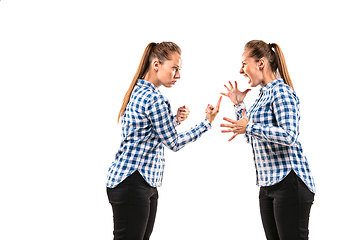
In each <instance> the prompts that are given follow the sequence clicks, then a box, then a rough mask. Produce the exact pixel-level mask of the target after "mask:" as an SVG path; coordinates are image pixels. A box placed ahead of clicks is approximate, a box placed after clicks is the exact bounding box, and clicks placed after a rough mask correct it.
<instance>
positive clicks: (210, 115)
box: [205, 97, 222, 123]
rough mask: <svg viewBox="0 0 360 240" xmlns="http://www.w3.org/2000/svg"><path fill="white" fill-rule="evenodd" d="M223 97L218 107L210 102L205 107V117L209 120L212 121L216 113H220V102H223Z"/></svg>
mask: <svg viewBox="0 0 360 240" xmlns="http://www.w3.org/2000/svg"><path fill="white" fill-rule="evenodd" d="M221 99H222V97H220V98H219V101H218V102H217V104H216V107H213V106H212V105H211V104H208V105H207V107H206V109H205V113H206V115H205V118H206V119H207V120H209V122H210V123H212V122H213V121H214V119H215V117H216V115H217V114H218V113H219V110H220V103H221Z"/></svg>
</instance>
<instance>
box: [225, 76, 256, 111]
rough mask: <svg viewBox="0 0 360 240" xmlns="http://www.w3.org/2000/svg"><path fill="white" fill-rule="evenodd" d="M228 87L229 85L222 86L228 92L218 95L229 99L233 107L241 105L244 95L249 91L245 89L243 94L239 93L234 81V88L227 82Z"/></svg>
mask: <svg viewBox="0 0 360 240" xmlns="http://www.w3.org/2000/svg"><path fill="white" fill-rule="evenodd" d="M229 85H230V86H229V87H227V86H226V85H224V86H225V87H226V89H227V90H228V92H227V93H220V94H221V95H223V96H226V97H228V98H230V100H231V101H232V102H233V103H234V105H239V104H241V103H243V101H244V98H245V97H246V94H247V93H248V92H249V91H250V90H251V89H246V90H245V91H244V92H241V91H239V89H238V86H237V82H236V81H235V87H234V86H233V85H232V83H231V82H230V81H229Z"/></svg>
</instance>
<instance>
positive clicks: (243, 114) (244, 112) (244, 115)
mask: <svg viewBox="0 0 360 240" xmlns="http://www.w3.org/2000/svg"><path fill="white" fill-rule="evenodd" d="M242 117H243V118H246V119H247V117H246V111H245V108H244V109H243V110H242Z"/></svg>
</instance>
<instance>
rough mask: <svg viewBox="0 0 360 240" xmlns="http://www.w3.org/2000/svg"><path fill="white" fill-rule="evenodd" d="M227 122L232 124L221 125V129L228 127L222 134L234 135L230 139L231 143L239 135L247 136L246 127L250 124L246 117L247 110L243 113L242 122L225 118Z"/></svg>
mask: <svg viewBox="0 0 360 240" xmlns="http://www.w3.org/2000/svg"><path fill="white" fill-rule="evenodd" d="M224 120H225V121H227V122H229V123H231V124H220V127H227V128H228V129H226V130H221V132H222V133H227V132H233V133H234V135H233V136H232V137H231V138H230V139H229V142H230V141H231V140H233V139H234V138H235V137H236V136H237V135H239V134H245V132H246V126H247V125H248V123H249V120H248V118H247V117H246V113H245V108H244V109H243V111H242V118H241V119H240V120H232V119H230V118H224Z"/></svg>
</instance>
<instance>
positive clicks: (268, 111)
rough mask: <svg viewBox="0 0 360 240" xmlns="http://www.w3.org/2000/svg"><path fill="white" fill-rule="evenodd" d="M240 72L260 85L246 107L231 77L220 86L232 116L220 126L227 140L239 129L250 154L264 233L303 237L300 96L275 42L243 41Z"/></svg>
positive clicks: (306, 209)
mask: <svg viewBox="0 0 360 240" xmlns="http://www.w3.org/2000/svg"><path fill="white" fill-rule="evenodd" d="M241 60H242V67H241V69H240V74H243V75H244V76H245V77H246V78H248V79H249V82H248V83H249V84H250V86H251V87H256V86H258V85H260V86H261V89H260V94H259V97H258V98H257V99H256V101H255V103H254V104H253V105H252V107H251V108H250V109H248V110H246V109H245V104H244V102H243V101H244V98H245V96H246V94H247V93H248V92H249V89H248V90H246V91H244V92H241V91H239V89H238V87H237V82H236V81H235V84H234V85H233V84H232V83H231V82H229V86H226V85H225V87H226V89H227V93H222V95H224V96H227V97H229V98H230V100H231V101H232V102H233V103H234V106H235V112H236V117H237V120H232V119H229V118H224V120H226V121H227V122H228V124H221V125H220V126H221V127H225V128H226V129H225V130H222V132H232V133H233V136H232V137H231V138H230V139H229V141H231V140H232V139H234V138H235V137H236V136H237V135H239V134H244V135H245V140H246V142H247V143H250V144H251V146H252V149H253V154H254V163H255V169H256V177H257V184H258V185H259V186H260V193H259V203H260V212H261V218H262V223H263V227H264V230H265V235H266V237H267V239H269V240H270V239H271V240H274V239H292V240H297V239H308V233H309V231H308V224H309V216H310V208H311V206H312V203H313V201H314V194H315V184H314V179H313V176H312V173H311V171H310V168H309V164H308V161H307V158H306V156H305V155H304V152H303V149H302V146H301V144H300V142H299V141H298V136H299V124H300V102H299V98H298V96H297V95H296V92H295V91H294V86H293V84H292V81H291V79H290V76H289V73H288V70H287V67H286V63H285V58H284V55H283V53H282V50H281V49H280V47H279V45H278V44H276V43H272V44H267V43H265V42H264V41H260V40H253V41H250V42H248V43H247V44H246V45H245V48H244V53H243V54H242V58H241Z"/></svg>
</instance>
